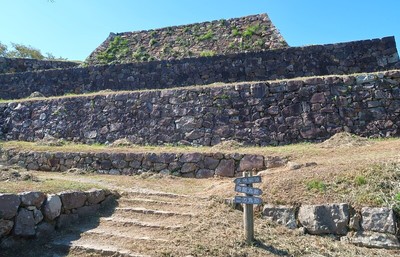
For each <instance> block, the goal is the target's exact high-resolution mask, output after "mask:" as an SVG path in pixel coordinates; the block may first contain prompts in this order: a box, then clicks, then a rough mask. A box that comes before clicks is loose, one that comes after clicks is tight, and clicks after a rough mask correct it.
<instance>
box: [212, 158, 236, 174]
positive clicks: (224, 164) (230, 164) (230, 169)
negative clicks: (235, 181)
mask: <svg viewBox="0 0 400 257" xmlns="http://www.w3.org/2000/svg"><path fill="white" fill-rule="evenodd" d="M215 175H218V176H221V177H233V176H234V175H235V161H234V160H221V161H220V163H219V165H218V167H217V169H216V170H215Z"/></svg>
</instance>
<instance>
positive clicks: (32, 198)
mask: <svg viewBox="0 0 400 257" xmlns="http://www.w3.org/2000/svg"><path fill="white" fill-rule="evenodd" d="M19 198H20V199H21V204H22V206H36V207H37V208H40V206H42V204H43V202H44V200H45V199H46V195H45V194H44V193H42V192H24V193H20V194H19Z"/></svg>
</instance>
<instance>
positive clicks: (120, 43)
mask: <svg viewBox="0 0 400 257" xmlns="http://www.w3.org/2000/svg"><path fill="white" fill-rule="evenodd" d="M128 53H129V47H128V40H126V39H123V38H122V37H120V36H116V37H115V38H114V39H113V40H112V41H111V42H110V44H109V46H108V48H107V49H106V50H105V51H103V52H101V53H99V54H98V55H97V59H98V61H99V62H100V63H103V64H108V63H111V62H113V61H115V60H117V59H121V58H123V57H126V56H127V55H128Z"/></svg>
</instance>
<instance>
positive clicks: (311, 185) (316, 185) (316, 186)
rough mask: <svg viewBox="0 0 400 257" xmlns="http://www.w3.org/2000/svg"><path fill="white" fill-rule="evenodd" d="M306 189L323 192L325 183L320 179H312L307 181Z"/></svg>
mask: <svg viewBox="0 0 400 257" xmlns="http://www.w3.org/2000/svg"><path fill="white" fill-rule="evenodd" d="M307 190H312V191H318V192H321V193H323V192H325V191H326V185H325V183H324V182H322V181H320V180H317V179H312V180H310V181H308V182H307Z"/></svg>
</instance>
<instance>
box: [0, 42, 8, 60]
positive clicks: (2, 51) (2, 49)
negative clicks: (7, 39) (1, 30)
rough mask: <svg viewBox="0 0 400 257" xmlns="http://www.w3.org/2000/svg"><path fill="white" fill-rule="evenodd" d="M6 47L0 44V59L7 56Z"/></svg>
mask: <svg viewBox="0 0 400 257" xmlns="http://www.w3.org/2000/svg"><path fill="white" fill-rule="evenodd" d="M7 50H8V47H7V46H6V45H4V44H2V43H1V42H0V57H6V56H7Z"/></svg>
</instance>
